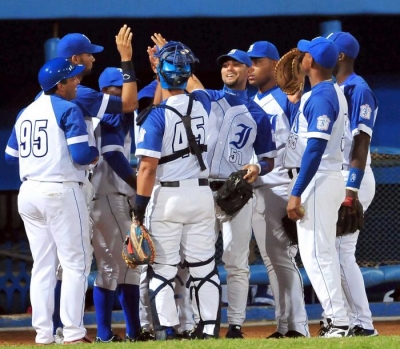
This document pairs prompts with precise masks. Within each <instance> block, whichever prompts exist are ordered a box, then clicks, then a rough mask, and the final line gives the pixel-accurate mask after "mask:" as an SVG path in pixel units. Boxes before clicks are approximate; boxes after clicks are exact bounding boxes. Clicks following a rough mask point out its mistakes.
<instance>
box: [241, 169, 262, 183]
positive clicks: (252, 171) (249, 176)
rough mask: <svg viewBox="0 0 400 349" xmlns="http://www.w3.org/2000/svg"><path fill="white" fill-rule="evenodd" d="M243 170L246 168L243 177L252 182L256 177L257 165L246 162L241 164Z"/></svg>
mask: <svg viewBox="0 0 400 349" xmlns="http://www.w3.org/2000/svg"><path fill="white" fill-rule="evenodd" d="M243 170H247V173H246V174H245V176H244V177H243V179H245V180H246V181H247V182H249V183H250V184H253V183H254V182H255V181H256V180H257V178H258V171H259V169H258V166H257V165H254V164H248V165H245V166H243Z"/></svg>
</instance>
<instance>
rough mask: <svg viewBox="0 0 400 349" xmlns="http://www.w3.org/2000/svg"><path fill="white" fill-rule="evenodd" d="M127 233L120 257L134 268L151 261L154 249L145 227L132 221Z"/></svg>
mask: <svg viewBox="0 0 400 349" xmlns="http://www.w3.org/2000/svg"><path fill="white" fill-rule="evenodd" d="M128 233H129V235H128V236H127V237H126V239H125V241H124V244H123V246H122V258H123V259H124V261H125V263H126V264H127V265H128V267H129V268H132V269H135V268H136V267H137V266H138V265H143V264H150V263H153V262H154V258H155V256H156V250H155V248H154V243H153V240H152V239H151V237H150V234H149V232H148V230H147V229H146V227H145V226H144V225H141V226H138V225H136V223H135V222H132V224H131V229H130V232H128Z"/></svg>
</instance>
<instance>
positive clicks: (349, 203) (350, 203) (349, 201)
mask: <svg viewBox="0 0 400 349" xmlns="http://www.w3.org/2000/svg"><path fill="white" fill-rule="evenodd" d="M353 200H354V199H353V198H352V197H351V196H346V198H345V199H344V201H343V202H342V206H346V207H353Z"/></svg>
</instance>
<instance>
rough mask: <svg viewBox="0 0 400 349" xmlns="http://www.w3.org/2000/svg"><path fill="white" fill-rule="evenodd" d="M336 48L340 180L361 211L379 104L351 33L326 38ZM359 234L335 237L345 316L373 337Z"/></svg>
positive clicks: (368, 189) (357, 332) (370, 190)
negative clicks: (344, 116) (344, 119)
mask: <svg viewBox="0 0 400 349" xmlns="http://www.w3.org/2000/svg"><path fill="white" fill-rule="evenodd" d="M328 39H330V40H332V41H333V42H334V43H335V44H336V46H337V47H338V49H339V60H338V63H337V65H336V67H335V70H334V74H335V76H336V80H337V83H338V84H339V86H340V88H341V89H342V90H343V92H344V95H345V96H346V99H347V102H348V106H349V120H350V122H349V123H347V127H346V130H345V132H346V137H345V138H344V162H343V171H342V174H343V177H344V180H345V181H346V200H350V201H351V200H355V199H357V198H359V200H360V202H361V204H362V206H363V209H364V212H365V211H366V210H367V209H368V206H369V205H370V203H371V201H372V199H373V198H374V195H375V178H374V174H373V172H372V170H371V156H370V152H369V145H370V141H371V137H372V131H373V128H374V124H375V120H376V116H377V112H378V101H377V99H376V97H375V96H374V94H373V92H372V91H371V89H370V88H369V86H368V84H367V83H366V82H365V80H364V79H363V78H362V77H360V76H358V75H357V74H356V73H355V72H354V60H355V59H356V58H357V55H358V52H359V49H360V45H359V44H358V41H357V39H356V38H355V37H354V36H353V35H351V34H350V33H344V32H336V33H333V34H331V35H329V36H328ZM358 235H359V231H357V232H356V233H354V234H348V235H343V236H341V237H337V238H336V249H337V252H338V255H339V261H340V272H341V277H342V288H343V291H344V295H345V296H346V301H347V304H348V306H349V308H350V311H349V312H348V315H349V317H350V325H351V326H352V334H353V335H354V336H376V335H378V332H377V331H376V329H374V325H373V323H372V317H371V311H370V309H369V305H368V299H367V295H366V292H365V285H364V280H363V278H362V274H361V271H360V268H359V266H358V265H357V263H356V259H355V252H356V245H357V239H358Z"/></svg>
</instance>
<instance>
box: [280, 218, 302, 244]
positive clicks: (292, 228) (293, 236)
mask: <svg viewBox="0 0 400 349" xmlns="http://www.w3.org/2000/svg"><path fill="white" fill-rule="evenodd" d="M282 225H283V229H284V230H285V233H286V235H287V236H288V237H289V239H290V243H291V244H292V245H298V244H299V240H298V238H297V225H296V222H295V221H293V220H291V219H290V218H289V217H288V215H286V216H285V217H283V218H282Z"/></svg>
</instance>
